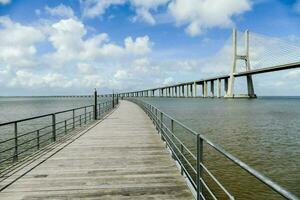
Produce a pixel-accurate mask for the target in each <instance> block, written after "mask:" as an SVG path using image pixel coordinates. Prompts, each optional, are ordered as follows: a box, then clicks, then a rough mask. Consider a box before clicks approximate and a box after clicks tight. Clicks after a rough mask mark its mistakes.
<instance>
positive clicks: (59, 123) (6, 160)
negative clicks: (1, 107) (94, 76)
mask: <svg viewBox="0 0 300 200" xmlns="http://www.w3.org/2000/svg"><path fill="white" fill-rule="evenodd" d="M95 100H96V101H95V103H96V104H93V105H86V106H82V107H78V108H73V109H68V110H64V111H59V112H55V113H49V114H45V115H40V116H35V117H30V118H26V119H21V120H16V121H11V122H6V123H2V124H0V130H1V132H2V135H1V138H2V140H0V174H1V173H2V172H4V171H6V170H7V169H8V168H9V167H10V166H12V165H13V164H15V163H16V162H18V161H20V160H22V159H25V158H26V157H27V156H29V155H31V154H33V153H34V152H36V151H38V150H40V149H41V148H43V147H46V146H47V145H48V144H50V143H53V142H55V141H57V140H58V139H59V138H60V137H63V136H64V135H66V134H68V133H69V132H72V131H73V130H75V129H76V128H78V127H82V126H84V125H86V124H88V123H90V122H92V121H95V120H97V119H101V118H102V117H103V115H104V114H105V113H107V112H109V111H110V110H111V109H113V108H114V107H115V105H117V104H118V98H112V100H108V101H106V102H101V103H97V99H96V98H95ZM1 132H0V133H1ZM3 132H5V134H3Z"/></svg>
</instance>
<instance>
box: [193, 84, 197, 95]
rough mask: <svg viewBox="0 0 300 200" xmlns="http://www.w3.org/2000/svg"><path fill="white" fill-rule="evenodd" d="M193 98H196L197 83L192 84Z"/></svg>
mask: <svg viewBox="0 0 300 200" xmlns="http://www.w3.org/2000/svg"><path fill="white" fill-rule="evenodd" d="M194 97H197V83H196V82H194Z"/></svg>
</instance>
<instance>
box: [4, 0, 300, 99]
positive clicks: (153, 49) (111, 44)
mask: <svg viewBox="0 0 300 200" xmlns="http://www.w3.org/2000/svg"><path fill="white" fill-rule="evenodd" d="M299 22H300V0H285V1H283V0H282V1H279V0H60V1H58V0H38V1H37V0H0V85H1V86H0V96H9V95H70V94H90V93H92V92H93V90H94V88H97V89H98V91H99V92H100V93H110V92H111V91H112V90H114V91H116V92H123V91H132V90H137V89H145V88H152V87H157V86H161V85H168V84H172V83H177V82H183V81H192V80H198V79H203V78H207V77H212V76H215V75H223V74H228V73H229V71H230V67H231V63H232V50H231V49H232V47H231V33H232V28H236V29H237V30H238V52H240V53H241V54H243V52H244V45H243V40H244V38H243V32H244V31H245V30H249V31H250V63H251V67H252V68H253V69H254V68H259V67H268V66H272V65H277V64H284V63H288V62H297V61H300V23H299ZM243 70H245V68H244V64H243V63H239V65H238V71H243ZM253 80H254V87H255V92H256V94H257V95H261V96H263V95H300V81H299V80H300V70H299V69H293V70H286V71H281V72H275V73H269V74H263V75H256V76H254V77H253ZM245 84H246V81H245V80H244V79H243V78H238V79H237V81H236V84H235V90H236V92H240V93H243V92H244V93H245V91H246V90H245Z"/></svg>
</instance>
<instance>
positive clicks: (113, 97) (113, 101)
mask: <svg viewBox="0 0 300 200" xmlns="http://www.w3.org/2000/svg"><path fill="white" fill-rule="evenodd" d="M112 107H113V108H115V94H114V93H113V94H112Z"/></svg>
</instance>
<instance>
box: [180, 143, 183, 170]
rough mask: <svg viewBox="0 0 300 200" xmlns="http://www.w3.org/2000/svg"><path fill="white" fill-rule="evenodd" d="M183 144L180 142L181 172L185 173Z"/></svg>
mask: <svg viewBox="0 0 300 200" xmlns="http://www.w3.org/2000/svg"><path fill="white" fill-rule="evenodd" d="M182 165H183V145H182V144H180V166H181V167H180V173H181V175H183V166H182Z"/></svg>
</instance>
